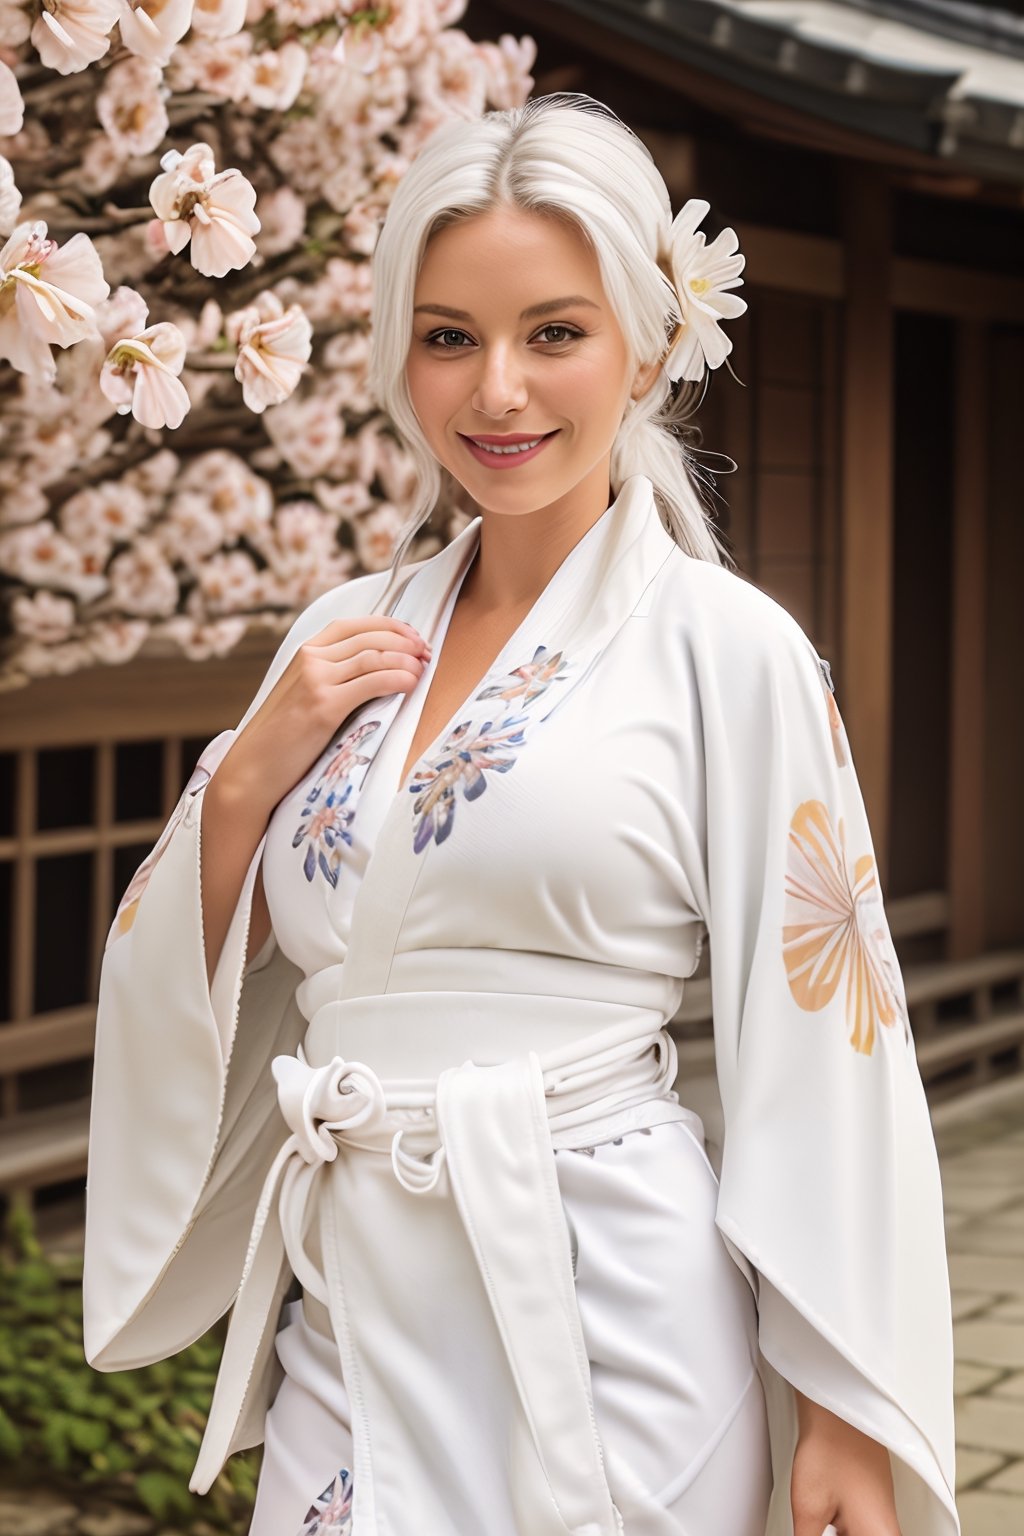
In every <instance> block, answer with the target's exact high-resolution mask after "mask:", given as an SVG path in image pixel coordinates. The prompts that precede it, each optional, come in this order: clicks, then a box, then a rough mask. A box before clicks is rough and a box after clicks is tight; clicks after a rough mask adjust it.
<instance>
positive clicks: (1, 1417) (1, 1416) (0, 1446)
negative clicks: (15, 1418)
mask: <svg viewBox="0 0 1024 1536" xmlns="http://www.w3.org/2000/svg"><path fill="white" fill-rule="evenodd" d="M24 1444H25V1442H24V1438H23V1437H22V1434H21V1431H20V1430H19V1429H18V1427H17V1425H16V1424H14V1423H12V1421H11V1420H10V1419H9V1418H8V1417H7V1415H6V1413H5V1412H4V1410H3V1408H0V1456H3V1457H5V1458H6V1459H7V1460H9V1461H13V1460H14V1459H15V1457H18V1456H20V1455H21V1453H22V1449H23V1447H24Z"/></svg>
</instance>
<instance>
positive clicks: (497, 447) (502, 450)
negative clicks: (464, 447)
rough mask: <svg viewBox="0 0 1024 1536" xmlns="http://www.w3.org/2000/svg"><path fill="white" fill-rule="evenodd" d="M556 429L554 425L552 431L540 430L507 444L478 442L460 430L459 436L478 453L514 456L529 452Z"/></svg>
mask: <svg viewBox="0 0 1024 1536" xmlns="http://www.w3.org/2000/svg"><path fill="white" fill-rule="evenodd" d="M558 430H559V429H558V428H557V427H556V428H555V429H554V431H551V432H541V433H539V434H538V435H537V436H536V437H528V438H521V439H519V440H518V441H513V442H510V443H508V444H504V443H501V442H496V443H484V442H480V441H479V439H477V438H475V437H470V436H469V435H468V434H467V433H465V432H460V433H459V436H460V437H461V438H462V440H463V442H465V443H468V444H469V445H470V446H471V447H473V448H476V449H477V451H478V452H480V453H492V454H494V456H495V457H496V458H506V457H507V458H514V457H515V456H516V455H517V454H521V453H529V452H530V451H531V450H532V449H534V448H536V447H537V446H538V444H540V443H543V442H544V441H545V440H546V439H547V438H549V437H554V435H555V432H557V431H558Z"/></svg>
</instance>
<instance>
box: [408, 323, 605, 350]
mask: <svg viewBox="0 0 1024 1536" xmlns="http://www.w3.org/2000/svg"><path fill="white" fill-rule="evenodd" d="M548 331H561V332H562V334H561V335H560V336H555V337H550V336H549V337H548V342H547V344H548V345H549V346H553V347H557V346H564V345H565V343H566V342H567V341H573V340H575V339H576V337H578V336H582V334H583V332H582V331H578V330H576V329H575V328H574V327H573V326H570V325H563V324H561V323H560V322H559V321H554V320H553V321H551V322H550V323H549V324H548V325H543V326H541V328H540V330H539V331H538V332H537V333H536V334H537V335H538V336H543V335H544V334H545V332H548ZM465 335H466V333H465V331H459V330H453V329H452V328H451V327H450V326H449V327H446V328H445V329H444V330H443V331H432V332H431V334H430V335H429V336H428V337H427V338H426V342H427V346H428V347H433V348H434V349H435V351H438V352H464V351H465V350H466V349H465V347H463V346H461V345H457V346H449V345H448V343H447V341H445V340H444V338H445V337H448V336H463V337H464V336H465Z"/></svg>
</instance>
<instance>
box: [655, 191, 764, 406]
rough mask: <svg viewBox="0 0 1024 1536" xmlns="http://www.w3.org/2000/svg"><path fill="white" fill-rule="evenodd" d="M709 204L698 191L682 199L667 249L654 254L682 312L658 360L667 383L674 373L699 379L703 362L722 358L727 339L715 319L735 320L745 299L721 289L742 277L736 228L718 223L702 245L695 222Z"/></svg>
mask: <svg viewBox="0 0 1024 1536" xmlns="http://www.w3.org/2000/svg"><path fill="white" fill-rule="evenodd" d="M710 207H711V204H710V203H706V202H704V200H703V199H702V198H699V197H691V198H690V199H689V201H688V202H686V203H684V204H683V206H682V208H680V210H679V212H678V213H677V214H676V216H675V218H674V219H673V220H672V224H671V227H670V229H669V232H668V237H667V245H668V250H667V252H666V253H665V254H664V255H663V256H661V257H659V260H658V265H659V267H660V268H661V270H662V272H663V273H664V274H665V276H666V277H667V278H668V280H669V282H670V283H671V284H672V287H673V288H674V290H675V294H676V299H677V302H678V304H679V312H680V314H681V316H682V320H681V321H680V322H678V323H677V325H676V328H675V331H674V332H673V334H672V336H671V337H670V339H669V341H668V355H667V356H666V358H665V361H664V368H665V372H666V373H667V374H668V376H669V378H670V379H671V380H672V382H673V383H675V382H676V381H677V380H678V379H692V380H693V381H694V382H696V383H699V382H700V381H701V380H702V379H703V377H704V369H705V367H707V368H718V367H720V366H721V364H722V363H724V362H725V359H726V358H727V357H728V355H729V353H730V352H731V351H732V342H731V341H730V340H729V338H728V336H726V335H725V334H724V333H723V332H722V331H721V330H720V329H719V324H718V323H719V321H720V320H735V319H736V318H737V317H738V316H739V315H742V314H744V313H745V311H746V308H747V303H746V300H745V299H741V298H740V297H739V295H738V294H735V293H728V292H727V291H726V290H727V289H729V288H737V287H738V286H739V285H740V283H742V281H743V279H742V278H741V277H740V273H741V272H742V271H743V267H744V264H745V262H746V259H747V258H746V257H745V256H741V255H739V254H738V247H739V241H738V240H737V238H736V231H735V230H733V229H723V230H722V231H721V233H720V234H719V235H718V236H716V238H715V239H714V240H713V241H712V242H711V244H710V245H707V246H706V245H705V241H704V235H703V233H702V232H701V231H700V230H698V228H697V225H698V224H699V223H700V222H701V220H702V219H703V218H704V216H705V214H707V213H708V211H709V209H710Z"/></svg>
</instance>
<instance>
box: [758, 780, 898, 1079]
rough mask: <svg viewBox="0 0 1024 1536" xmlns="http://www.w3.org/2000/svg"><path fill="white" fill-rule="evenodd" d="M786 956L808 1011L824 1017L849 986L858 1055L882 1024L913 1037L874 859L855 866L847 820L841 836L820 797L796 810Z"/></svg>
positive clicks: (784, 938)
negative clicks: (900, 1022)
mask: <svg viewBox="0 0 1024 1536" xmlns="http://www.w3.org/2000/svg"><path fill="white" fill-rule="evenodd" d="M782 951H783V958H784V960H785V964H786V975H787V977H788V979H789V989H790V991H791V992H792V994H793V997H794V998H795V999H796V1001H797V1003H799V1005H800V1007H801V1008H806V1009H808V1010H809V1011H812V1012H817V1011H818V1010H819V1009H821V1008H824V1007H826V1005H827V1004H828V1003H830V1002H831V1001H832V999H833V998H834V997H835V996H836V994H837V993H838V992H839V991H840V989H841V988H842V989H843V998H844V1002H845V1006H846V1017H847V1021H848V1023H849V1026H850V1044H851V1045H852V1046H853V1048H854V1050H855V1051H862V1052H863V1053H864V1054H865V1055H870V1053H871V1051H872V1049H873V1048H874V1044H875V1036H876V1033H877V1026H878V1025H879V1024H885V1025H892V1024H894V1023H895V1022H896V1020H897V1019H902V1020H903V1025H904V1033H905V1035H906V1036H907V1038H909V1026H908V1023H907V1011H906V1000H905V996H904V992H903V983H902V979H901V976H900V969H899V962H898V960H897V958H896V952H895V950H894V948H893V943H892V936H891V934H890V932H889V925H888V923H887V921H886V917H885V912H884V910H883V907H882V897H881V891H880V889H879V884H878V877H877V874H876V871H875V861H874V858H873V856H872V855H871V854H870V853H865V854H862V855H861V856H860V858H858V859H857V860H856V862H855V863H854V865H853V868H852V870H851V869H850V867H849V865H848V863H847V857H846V832H845V826H844V823H843V821H842V818H840V821H839V831H838V835H837V833H836V831H835V829H834V827H833V825H832V819H831V817H830V816H829V813H828V810H827V808H826V807H825V806H824V805H823V804H822V802H821V801H820V800H805V801H804V802H803V804H802V805H799V806H797V809H796V812H795V813H794V815H793V819H792V821H791V823H790V828H789V851H788V858H787V864H786V910H785V920H784V924H783V929H782Z"/></svg>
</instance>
